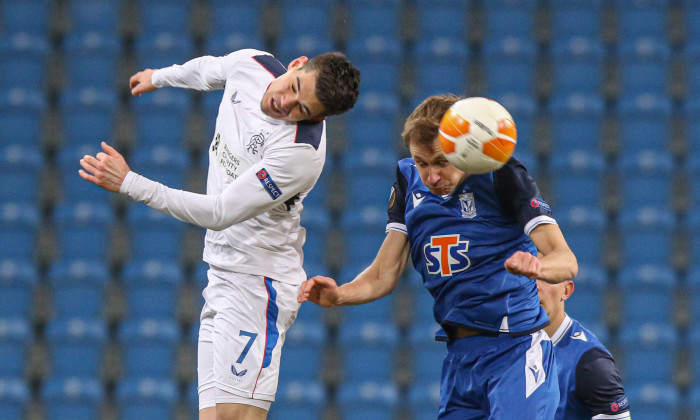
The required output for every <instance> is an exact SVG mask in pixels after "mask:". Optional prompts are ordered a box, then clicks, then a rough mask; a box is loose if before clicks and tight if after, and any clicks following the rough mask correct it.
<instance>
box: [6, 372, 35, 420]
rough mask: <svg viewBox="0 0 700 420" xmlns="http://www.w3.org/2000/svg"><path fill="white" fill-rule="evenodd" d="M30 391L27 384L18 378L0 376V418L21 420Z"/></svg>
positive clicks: (23, 416)
mask: <svg viewBox="0 0 700 420" xmlns="http://www.w3.org/2000/svg"><path fill="white" fill-rule="evenodd" d="M30 398H31V393H30V390H29V384H28V383H27V382H25V381H24V380H22V379H20V378H7V377H0V418H2V419H3V420H22V419H26V418H27V417H26V416H25V413H26V410H27V406H28V404H29V400H30Z"/></svg>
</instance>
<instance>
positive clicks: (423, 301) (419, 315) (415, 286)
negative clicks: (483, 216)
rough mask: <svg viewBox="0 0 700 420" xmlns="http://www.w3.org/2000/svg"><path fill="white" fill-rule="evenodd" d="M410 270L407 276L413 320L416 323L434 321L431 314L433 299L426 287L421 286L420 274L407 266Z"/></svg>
mask: <svg viewBox="0 0 700 420" xmlns="http://www.w3.org/2000/svg"><path fill="white" fill-rule="evenodd" d="M406 271H410V272H409V273H408V274H407V276H408V277H409V279H411V280H409V281H411V282H412V284H411V302H412V305H411V309H412V311H413V321H414V322H418V323H425V322H427V323H435V315H433V304H434V303H435V299H434V298H433V295H431V294H430V292H429V291H428V289H426V288H425V286H423V281H422V279H421V276H420V274H418V273H417V272H416V271H415V270H414V269H412V268H407V269H406Z"/></svg>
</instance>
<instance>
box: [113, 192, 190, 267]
mask: <svg viewBox="0 0 700 420" xmlns="http://www.w3.org/2000/svg"><path fill="white" fill-rule="evenodd" d="M175 188H177V187H175ZM126 224H127V227H128V228H129V244H130V253H131V256H132V257H133V258H136V259H140V260H144V259H162V260H175V261H177V260H178V259H179V258H180V255H181V254H182V252H183V250H182V244H183V240H184V234H185V228H186V225H185V223H183V222H181V221H179V220H177V219H175V218H174V217H172V216H170V215H167V214H165V213H163V212H161V211H158V210H154V209H152V208H150V207H148V206H145V205H143V204H133V205H131V206H129V207H128V208H127V217H126Z"/></svg>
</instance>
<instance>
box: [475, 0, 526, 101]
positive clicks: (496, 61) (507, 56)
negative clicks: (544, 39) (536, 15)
mask: <svg viewBox="0 0 700 420" xmlns="http://www.w3.org/2000/svg"><path fill="white" fill-rule="evenodd" d="M504 1H505V0H504ZM492 3H498V2H491V1H489V2H487V4H489V5H491V4H492ZM523 3H532V1H524V2H523ZM499 26H501V27H508V28H510V27H511V25H503V24H501V25H499ZM482 53H483V63H484V82H485V89H486V90H485V93H486V95H485V96H487V97H490V98H491V97H496V96H499V95H502V94H505V93H511V92H515V93H519V94H527V95H535V93H536V92H535V81H536V80H535V79H536V77H535V76H536V73H535V70H536V63H537V45H536V43H535V41H534V40H533V39H532V38H525V37H522V38H518V37H515V36H508V37H503V38H499V37H496V38H491V37H487V38H486V39H485V40H484V42H483V44H482Z"/></svg>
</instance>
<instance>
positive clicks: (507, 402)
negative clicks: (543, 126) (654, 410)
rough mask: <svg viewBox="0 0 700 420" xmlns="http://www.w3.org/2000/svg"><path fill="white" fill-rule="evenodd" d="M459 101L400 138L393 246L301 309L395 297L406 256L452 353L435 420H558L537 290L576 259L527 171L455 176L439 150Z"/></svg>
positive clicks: (432, 112) (314, 287)
mask: <svg viewBox="0 0 700 420" xmlns="http://www.w3.org/2000/svg"><path fill="white" fill-rule="evenodd" d="M459 99H460V98H458V97H456V96H454V95H445V96H433V97H429V98H428V99H426V100H425V101H423V103H422V104H421V105H419V106H418V107H417V108H416V109H415V110H414V111H413V113H412V114H411V115H410V116H409V117H408V119H407V120H406V123H405V125H404V131H403V133H402V136H403V138H404V141H405V143H406V145H407V146H408V148H409V149H410V152H411V156H412V159H403V160H401V161H399V164H398V169H397V180H396V183H395V184H394V186H393V189H392V192H391V198H390V202H389V209H388V213H389V221H388V224H387V228H386V230H387V236H386V238H385V240H384V243H383V244H382V246H381V247H380V249H379V251H378V253H377V256H376V258H375V260H374V261H373V262H372V264H371V265H370V266H369V267H368V268H366V269H365V270H364V271H363V272H361V273H360V274H358V276H357V277H356V278H355V279H354V280H353V281H352V282H350V283H347V284H344V285H342V286H340V287H338V286H337V284H336V282H335V280H333V279H331V278H328V277H322V276H317V277H314V278H311V279H309V280H307V281H306V282H304V284H302V287H301V289H300V291H299V301H301V302H303V301H306V300H310V301H312V302H314V303H317V304H319V305H321V306H336V305H357V304H362V303H366V302H370V301H373V300H376V299H379V298H381V297H382V296H385V295H387V294H389V293H391V291H392V290H393V289H394V288H395V287H396V285H397V282H398V279H399V277H400V276H401V274H402V272H403V269H404V267H405V264H406V262H407V260H408V258H409V256H410V258H411V260H412V262H413V266H414V267H415V268H416V270H417V271H418V272H420V274H421V276H422V278H423V284H424V285H425V287H426V288H427V289H428V290H429V291H430V293H431V294H432V296H433V298H434V300H435V302H434V306H433V313H434V316H435V320H436V321H437V322H438V324H440V326H441V327H442V328H441V329H440V331H438V333H437V335H436V338H437V339H438V340H444V341H446V342H447V355H446V356H445V359H444V362H443V368H442V382H441V389H440V408H439V411H438V414H437V416H438V418H439V419H455V420H457V419H459V420H465V419H486V418H488V419H503V420H512V419H519V420H523V419H532V420H535V419H537V420H542V419H552V418H553V417H554V412H555V410H556V406H557V403H558V401H559V390H558V382H557V375H556V366H555V361H554V356H553V351H552V346H551V342H550V341H549V337H548V336H547V334H546V333H545V332H544V330H543V328H544V327H545V326H547V325H548V324H549V320H548V318H547V314H546V313H545V311H544V309H543V308H542V307H541V306H540V304H539V300H538V297H537V287H536V283H535V281H534V280H532V279H536V278H539V279H545V280H547V281H551V282H562V281H565V280H568V279H571V278H572V277H574V276H575V275H576V273H577V269H578V266H577V262H576V258H575V256H574V255H573V253H572V252H571V250H570V249H569V247H568V245H567V244H566V241H565V239H564V237H563V235H562V233H561V231H560V230H559V227H558V226H557V224H556V221H555V220H554V219H553V218H552V216H551V210H550V208H549V206H548V205H547V203H546V202H545V201H544V200H542V198H541V197H540V193H539V191H538V188H537V186H536V184H535V183H534V181H533V180H532V179H531V178H530V177H529V176H528V173H527V170H526V169H525V167H524V166H523V165H522V164H521V163H520V162H518V161H517V160H516V159H511V160H510V161H509V162H508V163H507V164H506V165H505V166H504V167H503V168H502V169H500V170H498V171H495V172H493V173H488V174H482V175H469V174H466V173H464V172H462V171H460V170H458V169H457V168H455V167H454V166H452V165H450V164H449V163H448V162H447V160H446V158H445V156H444V155H443V153H442V150H441V149H440V144H439V141H438V138H437V134H438V126H439V123H440V119H441V117H442V115H443V114H444V113H445V112H446V111H447V109H448V108H449V107H450V106H451V105H452V104H453V103H455V102H456V101H457V100H459Z"/></svg>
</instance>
